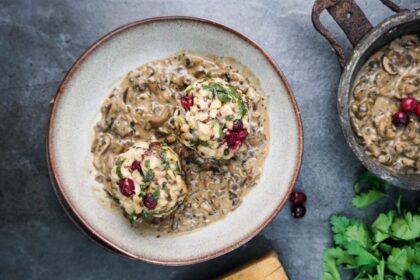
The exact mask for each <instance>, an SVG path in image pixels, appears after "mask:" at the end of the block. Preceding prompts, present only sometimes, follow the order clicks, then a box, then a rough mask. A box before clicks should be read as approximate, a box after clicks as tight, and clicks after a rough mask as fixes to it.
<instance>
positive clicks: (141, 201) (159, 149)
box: [111, 141, 187, 220]
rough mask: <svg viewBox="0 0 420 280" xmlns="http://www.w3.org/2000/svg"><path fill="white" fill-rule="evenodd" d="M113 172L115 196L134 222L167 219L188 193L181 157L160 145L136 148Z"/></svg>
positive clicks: (121, 157) (142, 144)
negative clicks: (137, 220) (142, 218)
mask: <svg viewBox="0 0 420 280" xmlns="http://www.w3.org/2000/svg"><path fill="white" fill-rule="evenodd" d="M111 172H112V175H111V180H112V188H111V195H112V196H113V197H114V198H116V200H117V201H118V203H119V204H120V205H121V207H122V208H123V209H124V210H125V212H126V213H127V214H128V216H129V218H130V220H136V219H137V217H139V215H140V214H143V215H146V216H152V217H163V216H166V215H168V214H170V213H171V212H172V211H173V210H174V209H175V208H176V206H178V205H179V204H180V203H181V202H182V201H183V199H184V197H185V194H186V193H187V186H186V184H185V182H184V180H183V178H182V175H181V165H180V162H179V157H178V155H177V154H176V153H175V152H174V151H173V150H172V149H171V148H169V147H168V146H166V145H164V144H162V143H160V142H157V141H153V142H143V141H140V142H137V143H136V144H134V145H133V146H132V147H130V149H129V150H128V151H127V152H125V153H122V154H120V155H119V156H118V157H117V158H116V160H115V164H114V167H113V169H112V171H111Z"/></svg>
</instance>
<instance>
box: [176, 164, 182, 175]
mask: <svg viewBox="0 0 420 280" xmlns="http://www.w3.org/2000/svg"><path fill="white" fill-rule="evenodd" d="M175 170H176V172H177V173H178V174H181V167H179V163H178V162H177V163H176V167H175Z"/></svg>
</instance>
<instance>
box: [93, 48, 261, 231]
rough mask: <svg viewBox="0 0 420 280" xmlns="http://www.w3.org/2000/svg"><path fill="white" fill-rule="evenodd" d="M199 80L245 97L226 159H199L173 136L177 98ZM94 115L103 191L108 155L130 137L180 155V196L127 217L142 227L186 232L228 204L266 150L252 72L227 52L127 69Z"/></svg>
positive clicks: (234, 203)
mask: <svg viewBox="0 0 420 280" xmlns="http://www.w3.org/2000/svg"><path fill="white" fill-rule="evenodd" d="M232 64H233V65H236V67H237V68H238V69H239V70H241V72H239V71H238V69H235V68H233V67H232V66H231V65H232ZM245 75H246V76H245ZM203 78H221V79H223V80H224V81H226V82H227V83H228V84H229V85H230V86H231V87H233V88H235V89H237V90H240V91H241V92H243V93H245V94H246V95H247V97H248V100H249V104H248V105H249V106H248V107H249V110H248V114H249V124H250V133H249V135H248V137H247V139H246V142H245V143H244V144H243V145H242V147H241V148H240V150H239V151H238V152H237V153H236V155H235V156H234V157H233V158H231V159H229V160H215V159H205V158H202V157H200V156H199V155H198V153H197V152H196V151H193V150H191V149H189V148H187V147H185V146H184V145H182V144H180V143H179V141H178V135H177V131H176V130H175V125H174V117H173V115H174V112H175V111H176V110H177V107H178V106H179V105H178V104H179V103H178V102H179V101H178V100H179V98H180V97H181V95H182V94H183V91H184V90H185V89H186V87H187V86H188V85H190V84H191V83H192V82H194V81H195V80H197V79H203ZM101 116H102V117H101V120H100V121H99V122H98V123H97V125H96V126H95V128H94V140H93V143H92V153H93V165H94V167H95V168H96V169H97V172H98V174H97V176H96V178H97V181H99V182H101V183H103V184H104V189H105V191H106V192H107V193H108V194H111V192H110V189H111V184H112V183H111V176H110V175H111V174H110V173H111V170H112V167H113V164H114V162H115V159H116V157H117V156H118V155H119V154H121V153H123V152H125V151H127V150H128V149H129V148H130V146H132V145H133V144H134V143H135V142H136V141H139V140H148V139H157V140H160V141H162V142H164V143H167V144H168V146H170V147H171V148H172V149H173V150H174V151H175V152H177V154H178V155H179V156H180V160H181V164H182V169H183V170H182V171H183V176H184V179H185V182H186V183H187V187H188V189H189V190H188V194H187V195H186V197H185V199H184V201H183V203H181V204H180V205H179V206H178V207H177V209H176V210H175V211H174V212H173V213H172V214H170V215H169V216H166V217H162V218H153V217H147V216H143V217H140V218H139V219H137V220H136V221H134V222H133V223H132V224H133V225H134V226H135V227H137V228H139V229H140V230H141V231H144V232H146V231H150V230H151V231H153V232H159V233H181V232H187V231H191V230H194V229H197V228H199V227H202V226H204V225H207V224H209V223H212V222H214V221H216V220H218V219H220V218H222V217H224V216H225V215H226V214H228V213H229V212H231V211H233V210H235V209H236V208H237V207H238V206H239V205H240V204H241V201H242V199H243V198H244V196H245V194H246V193H247V192H248V190H249V189H250V188H251V187H252V186H254V185H255V184H256V183H257V181H258V180H259V178H260V175H261V171H262V167H263V164H264V160H265V158H266V156H267V153H268V148H269V123H268V121H269V120H268V113H267V98H266V97H265V96H264V94H263V92H262V90H261V89H260V87H259V82H258V79H257V78H256V77H255V76H253V74H252V72H251V71H250V70H248V69H247V68H246V67H245V66H242V65H240V64H239V63H238V62H236V61H235V60H233V59H231V58H220V57H214V56H211V57H210V56H203V55H198V54H192V53H190V52H182V53H180V54H176V55H174V56H171V57H168V58H164V59H161V60H156V61H152V62H149V63H147V64H145V65H143V66H141V67H139V68H137V69H135V70H133V71H131V72H129V73H128V74H127V76H126V77H124V78H123V80H122V82H121V84H120V85H119V86H118V87H116V88H115V89H113V90H112V92H111V93H110V95H109V96H108V97H107V99H106V100H105V102H104V104H103V105H102V107H101ZM124 215H125V216H127V217H128V216H129V213H124Z"/></svg>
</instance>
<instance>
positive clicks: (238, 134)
mask: <svg viewBox="0 0 420 280" xmlns="http://www.w3.org/2000/svg"><path fill="white" fill-rule="evenodd" d="M240 127H242V128H241V129H240V130H235V127H234V128H233V129H231V130H228V131H227V132H226V135H225V140H226V143H227V144H228V147H229V148H231V149H233V150H236V149H237V148H238V147H239V146H240V145H242V143H244V142H245V139H246V137H247V136H248V131H247V130H246V129H245V128H244V127H243V125H242V122H241V124H240V125H237V127H236V129H239V128H240Z"/></svg>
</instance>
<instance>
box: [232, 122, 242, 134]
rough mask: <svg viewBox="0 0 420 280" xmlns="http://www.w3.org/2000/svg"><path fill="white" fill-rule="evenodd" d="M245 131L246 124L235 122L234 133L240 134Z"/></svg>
mask: <svg viewBox="0 0 420 280" xmlns="http://www.w3.org/2000/svg"><path fill="white" fill-rule="evenodd" d="M243 129H244V124H243V123H242V121H241V120H235V121H233V128H232V130H233V131H236V132H239V131H241V130H243Z"/></svg>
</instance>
